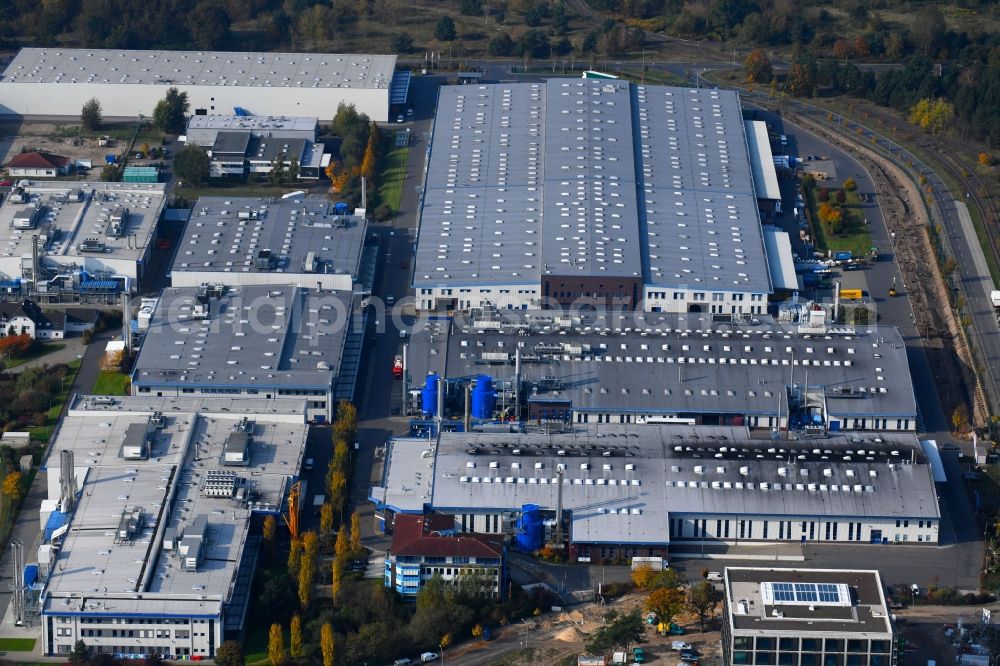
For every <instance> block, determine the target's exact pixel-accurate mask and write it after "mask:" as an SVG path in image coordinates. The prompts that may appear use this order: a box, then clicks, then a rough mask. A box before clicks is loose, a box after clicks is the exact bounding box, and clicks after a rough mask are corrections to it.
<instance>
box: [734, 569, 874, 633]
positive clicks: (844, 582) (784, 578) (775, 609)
mask: <svg viewBox="0 0 1000 666" xmlns="http://www.w3.org/2000/svg"><path fill="white" fill-rule="evenodd" d="M776 586H777V593H776ZM838 588H839V589H838ZM817 592H820V593H827V594H825V596H826V599H828V600H829V601H824V599H823V598H822V597H820V596H819V594H817ZM840 592H843V593H846V594H847V598H846V599H844V598H843V594H839V593H840ZM725 594H726V620H727V621H728V622H730V626H731V627H732V629H733V634H734V635H737V636H758V635H760V636H782V635H802V636H808V637H812V636H822V635H823V634H832V635H834V636H836V637H845V636H846V637H850V638H875V639H879V638H881V639H887V638H890V637H891V636H892V624H891V622H890V616H889V608H888V607H887V605H886V602H885V595H884V592H883V587H882V579H881V577H880V576H879V573H878V571H866V570H848V569H782V568H744V567H727V568H726V570H725ZM814 596H815V597H817V599H816V600H815V601H812V599H813V597H814ZM834 597H837V601H835V602H834V601H832V600H833V598H834ZM800 598H806V599H810V601H799V600H798V599H800ZM786 599H787V600H788V601H785V600H786ZM890 649H893V646H891V645H887V646H886V650H885V651H886V652H888V651H889V650H890Z"/></svg>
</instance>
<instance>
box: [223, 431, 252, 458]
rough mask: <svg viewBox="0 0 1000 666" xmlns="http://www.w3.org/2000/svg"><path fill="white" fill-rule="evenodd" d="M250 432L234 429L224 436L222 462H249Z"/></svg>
mask: <svg viewBox="0 0 1000 666" xmlns="http://www.w3.org/2000/svg"><path fill="white" fill-rule="evenodd" d="M251 441H252V440H251V434H250V433H248V432H245V431H242V430H234V431H233V432H231V433H229V436H228V437H227V438H226V445H225V447H224V452H223V454H222V455H223V458H222V464H223V465H239V466H245V465H249V464H250V445H251Z"/></svg>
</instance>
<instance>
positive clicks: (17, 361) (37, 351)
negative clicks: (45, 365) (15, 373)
mask: <svg viewBox="0 0 1000 666" xmlns="http://www.w3.org/2000/svg"><path fill="white" fill-rule="evenodd" d="M65 348H66V344H65V343H63V342H36V343H35V344H34V345H33V346H32V347H31V350H30V351H29V352H28V353H27V354H25V355H24V356H22V357H21V358H12V359H10V360H9V361H5V362H4V367H7V368H16V367H17V366H19V365H24V364H25V363H27V362H28V361H34V360H35V359H36V358H42V357H43V356H45V355H47V354H51V353H52V352H55V351H59V350H60V349H65Z"/></svg>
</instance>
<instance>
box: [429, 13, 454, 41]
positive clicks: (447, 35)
mask: <svg viewBox="0 0 1000 666" xmlns="http://www.w3.org/2000/svg"><path fill="white" fill-rule="evenodd" d="M457 38H458V31H457V30H456V29H455V21H454V20H452V18H451V17H450V16H442V17H441V18H440V19H438V22H437V23H435V24H434V39H436V40H438V41H439V42H453V41H455V40H456V39H457Z"/></svg>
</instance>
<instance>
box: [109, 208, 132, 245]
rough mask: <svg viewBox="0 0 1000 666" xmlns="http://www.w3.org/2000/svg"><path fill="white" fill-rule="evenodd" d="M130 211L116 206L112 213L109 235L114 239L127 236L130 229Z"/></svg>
mask: <svg viewBox="0 0 1000 666" xmlns="http://www.w3.org/2000/svg"><path fill="white" fill-rule="evenodd" d="M128 216H129V209H128V208H126V207H125V206H115V209H114V210H113V211H112V212H111V219H110V220H109V221H108V231H107V233H108V235H109V236H111V237H112V238H121V237H122V236H124V235H125V229H126V228H127V227H128Z"/></svg>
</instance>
